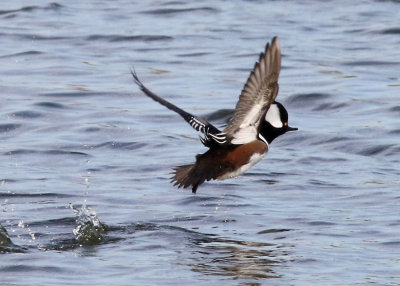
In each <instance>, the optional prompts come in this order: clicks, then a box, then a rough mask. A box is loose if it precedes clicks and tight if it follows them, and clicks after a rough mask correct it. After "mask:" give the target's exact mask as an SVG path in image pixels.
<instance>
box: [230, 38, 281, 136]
mask: <svg viewBox="0 0 400 286" xmlns="http://www.w3.org/2000/svg"><path fill="white" fill-rule="evenodd" d="M280 70H281V49H280V46H279V39H278V38H277V37H274V38H273V39H272V43H271V45H269V43H267V45H266V47H265V52H264V53H261V54H260V59H259V61H258V62H256V64H255V66H254V68H253V71H252V72H251V73H250V76H249V78H248V79H247V82H246V84H245V86H244V88H243V90H242V93H241V94H240V97H239V101H238V103H237V105H236V110H235V113H234V115H233V118H232V120H231V122H230V123H229V124H228V126H227V127H226V128H225V130H224V132H225V133H226V136H227V140H228V142H229V143H231V144H245V143H248V142H251V141H253V140H256V139H257V135H258V127H259V125H260V123H261V120H262V119H263V118H264V115H265V113H266V112H267V111H268V109H269V107H270V105H271V104H272V103H273V102H274V100H275V98H276V96H277V95H278V89H279V86H278V77H279V72H280Z"/></svg>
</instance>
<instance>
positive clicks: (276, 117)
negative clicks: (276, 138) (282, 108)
mask: <svg viewBox="0 0 400 286" xmlns="http://www.w3.org/2000/svg"><path fill="white" fill-rule="evenodd" d="M265 121H267V122H269V123H271V125H272V126H273V127H275V128H281V127H283V123H282V121H281V113H280V112H279V108H278V105H277V104H275V103H274V104H271V106H270V107H269V109H268V111H267V114H265Z"/></svg>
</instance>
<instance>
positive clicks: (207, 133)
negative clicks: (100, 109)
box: [131, 68, 226, 147]
mask: <svg viewBox="0 0 400 286" xmlns="http://www.w3.org/2000/svg"><path fill="white" fill-rule="evenodd" d="M131 73H132V76H133V79H134V80H135V83H136V84H137V85H138V86H139V88H140V89H141V90H142V91H143V92H144V93H145V94H146V95H147V96H149V97H150V98H152V99H153V100H155V101H157V102H158V103H160V104H162V105H164V106H165V107H167V108H168V109H171V110H173V111H175V112H176V113H178V114H179V115H180V116H182V118H183V119H185V121H186V122H188V123H189V124H190V126H192V127H193V128H194V129H196V130H197V131H199V132H201V133H203V135H204V137H200V141H201V142H202V143H203V144H204V145H205V146H207V147H211V146H212V145H214V144H224V143H226V136H225V133H223V132H221V131H220V130H219V129H218V128H216V127H215V126H214V125H212V124H211V123H209V122H207V120H204V119H202V118H200V117H197V116H195V115H193V114H190V113H188V112H186V111H184V110H183V109H180V108H179V107H177V106H176V105H174V104H172V103H170V102H168V101H166V100H165V99H163V98H161V97H159V96H158V95H156V94H155V93H153V92H152V91H151V90H149V89H148V88H147V87H145V86H144V85H143V83H142V82H141V81H140V80H139V77H138V76H137V74H136V72H135V70H134V69H133V68H132V69H131Z"/></svg>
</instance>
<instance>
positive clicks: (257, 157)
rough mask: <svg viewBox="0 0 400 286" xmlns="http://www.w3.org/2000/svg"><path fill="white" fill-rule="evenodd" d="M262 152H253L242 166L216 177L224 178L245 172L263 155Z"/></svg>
mask: <svg viewBox="0 0 400 286" xmlns="http://www.w3.org/2000/svg"><path fill="white" fill-rule="evenodd" d="M264 154H265V153H264ZM264 154H260V153H255V154H253V155H252V156H251V157H250V159H249V162H248V163H247V164H245V165H243V166H242V167H240V168H239V169H237V170H235V171H233V172H230V173H226V174H225V175H223V176H221V177H219V178H218V179H220V180H225V179H229V178H234V177H237V176H240V175H241V174H243V173H244V172H246V171H247V170H248V169H250V168H251V167H252V166H253V165H255V164H257V163H258V162H259V161H260V160H261V159H262V158H263V157H264Z"/></svg>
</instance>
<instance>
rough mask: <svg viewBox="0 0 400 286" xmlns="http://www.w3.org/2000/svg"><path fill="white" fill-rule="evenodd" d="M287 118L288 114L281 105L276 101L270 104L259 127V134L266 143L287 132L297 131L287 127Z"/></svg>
mask: <svg viewBox="0 0 400 286" xmlns="http://www.w3.org/2000/svg"><path fill="white" fill-rule="evenodd" d="M288 117H289V116H288V113H287V111H286V109H285V107H283V105H282V104H280V103H279V102H276V101H275V102H274V103H272V104H271V106H270V107H269V109H268V111H267V113H266V114H265V118H264V120H263V122H261V125H260V134H261V135H262V136H263V137H264V138H265V140H267V142H268V143H271V142H272V141H273V140H274V139H275V138H276V137H278V136H280V135H282V134H285V133H286V132H288V131H295V130H297V128H293V127H290V126H289V124H288Z"/></svg>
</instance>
